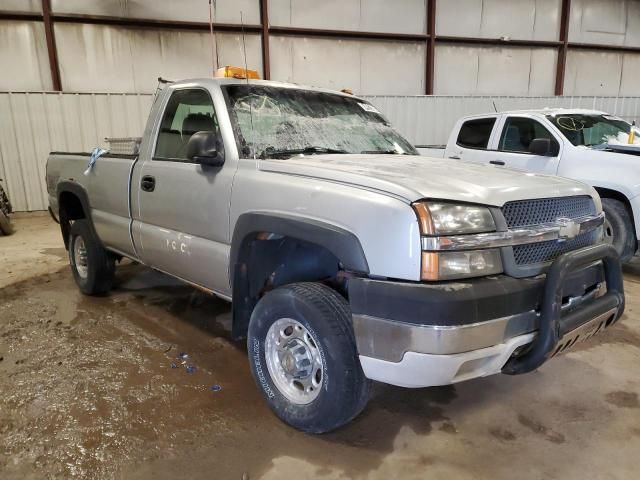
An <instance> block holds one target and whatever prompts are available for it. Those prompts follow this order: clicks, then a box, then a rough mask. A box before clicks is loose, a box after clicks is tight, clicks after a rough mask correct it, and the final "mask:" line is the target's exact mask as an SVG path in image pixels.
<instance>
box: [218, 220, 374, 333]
mask: <svg viewBox="0 0 640 480" xmlns="http://www.w3.org/2000/svg"><path fill="white" fill-rule="evenodd" d="M340 272H351V273H355V274H368V273H369V266H368V263H367V260H366V257H365V254H364V251H363V249H362V245H361V244H360V241H359V240H358V238H357V237H356V236H355V235H354V234H353V233H352V232H349V231H348V230H345V229H343V228H341V227H338V226H336V225H332V224H329V223H325V222H321V221H317V220H313V219H308V218H300V217H295V216H291V215H285V214H279V213H265V212H255V213H253V212H252V213H245V214H243V215H241V216H240V217H239V218H238V221H237V222H236V226H235V229H234V232H233V238H232V242H231V252H230V258H229V275H230V279H231V288H232V297H233V328H232V330H233V332H232V333H233V336H234V337H236V338H242V337H244V336H245V335H246V331H247V328H248V325H249V318H250V316H251V313H252V311H253V308H254V307H255V305H256V304H257V302H258V300H259V299H260V297H261V295H262V294H263V293H264V292H266V291H268V290H270V289H272V288H276V287H278V286H281V285H285V284H288V283H293V282H301V281H318V280H326V279H333V280H335V279H336V278H337V277H338V276H339V274H340Z"/></svg>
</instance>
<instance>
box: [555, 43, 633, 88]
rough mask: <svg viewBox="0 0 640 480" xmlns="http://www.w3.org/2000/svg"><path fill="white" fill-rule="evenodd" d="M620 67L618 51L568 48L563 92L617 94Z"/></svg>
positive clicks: (620, 59)
mask: <svg viewBox="0 0 640 480" xmlns="http://www.w3.org/2000/svg"><path fill="white" fill-rule="evenodd" d="M621 68H622V55H621V54H619V53H612V52H592V51H583V50H579V51H575V50H574V51H572V50H570V51H569V52H568V54H567V70H566V73H565V77H564V92H565V94H567V95H617V94H618V90H619V88H620V74H621Z"/></svg>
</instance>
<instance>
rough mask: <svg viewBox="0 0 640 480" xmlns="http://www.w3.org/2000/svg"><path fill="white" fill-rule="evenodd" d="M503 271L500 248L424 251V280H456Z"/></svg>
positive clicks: (422, 276)
mask: <svg viewBox="0 0 640 480" xmlns="http://www.w3.org/2000/svg"><path fill="white" fill-rule="evenodd" d="M498 273H502V261H501V260H500V251H499V250H498V249H495V248H494V249H489V250H466V251H460V252H422V275H421V278H422V280H431V281H433V280H455V279H460V278H471V277H483V276H485V275H495V274H498Z"/></svg>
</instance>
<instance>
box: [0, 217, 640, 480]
mask: <svg viewBox="0 0 640 480" xmlns="http://www.w3.org/2000/svg"><path fill="white" fill-rule="evenodd" d="M15 223H16V229H17V233H16V234H15V235H14V236H12V237H0V262H1V263H0V265H1V266H0V478H2V479H5V480H6V479H36V478H37V479H40V478H126V479H151V478H153V479H157V478H170V479H176V478H193V479H200V478H202V479H238V480H240V479H265V480H266V479H274V480H275V479H293V478H295V479H298V480H303V479H323V480H334V479H352V478H353V479H371V480H373V479H380V480H382V479H394V478H402V479H425V478H428V479H447V480H449V479H454V480H458V479H460V480H463V479H492V480H499V479H512V478H518V479H519V480H529V479H530V480H539V479H543V478H544V479H563V480H571V479H576V480H577V479H584V478H588V479H632V478H638V471H639V470H640V455H638V452H640V399H639V395H640V375H639V374H638V371H639V369H638V366H639V365H640V323H639V312H640V302H639V300H640V262H639V264H638V265H637V266H632V267H628V268H626V276H625V278H626V289H627V300H628V305H627V313H626V315H625V318H623V320H622V322H621V323H620V324H618V325H616V326H615V327H614V328H613V329H611V330H610V331H607V332H606V333H604V334H603V335H601V336H599V337H596V338H595V339H592V340H591V341H590V342H589V343H585V344H582V345H580V346H579V347H578V348H576V349H575V350H574V351H572V352H570V353H568V354H566V355H564V356H562V357H559V358H556V359H554V360H553V361H552V362H550V363H549V364H547V365H545V366H544V367H542V368H541V369H540V370H539V371H537V372H535V373H532V374H529V375H525V376H518V377H509V376H504V375H501V376H494V377H490V378H486V379H480V380H475V381H471V382H466V383H462V384H459V385H456V386H451V387H442V388H428V389H420V390H406V389H401V388H395V387H389V386H383V385H376V386H375V388H374V391H373V394H372V399H371V402H370V404H369V407H368V408H367V409H366V411H365V412H364V414H363V415H361V416H360V417H359V418H357V419H356V420H355V421H354V422H353V423H352V424H350V425H348V426H347V427H345V428H343V429H341V430H340V431H338V432H335V433H332V434H328V435H323V436H309V435H305V434H302V433H299V432H297V431H294V430H292V429H290V428H289V427H287V426H285V425H283V424H282V423H280V422H279V421H278V420H277V419H276V418H275V417H274V416H273V415H272V414H271V413H270V411H269V410H268V409H267V407H266V406H265V405H264V404H263V402H262V400H261V398H260V396H259V393H258V391H257V389H256V388H255V385H254V383H253V379H252V378H251V375H250V373H249V368H248V364H247V361H246V348H245V346H244V345H243V344H242V343H236V342H233V341H232V340H230V335H229V324H230V310H229V305H228V304H227V303H225V302H223V301H221V300H217V299H214V298H210V297H208V296H206V295H204V294H202V293H200V292H198V291H196V290H194V289H192V288H190V287H187V286H183V285H181V284H179V283H177V282H175V281H173V280H171V279H169V278H167V277H165V276H162V275H160V274H157V273H154V272H151V271H149V270H147V269H145V268H142V267H140V266H137V265H132V264H128V265H124V266H122V267H121V268H119V270H118V280H117V286H116V288H115V290H114V292H113V293H112V294H110V295H109V296H107V297H104V298H87V297H83V296H82V295H81V294H80V293H79V292H78V290H77V289H76V287H75V285H74V283H73V280H72V278H71V275H70V273H69V270H68V267H67V266H66V265H67V259H66V253H65V251H64V249H63V246H62V242H61V240H60V237H59V233H58V229H57V225H55V224H54V223H53V222H52V221H51V220H50V219H49V217H47V216H43V215H23V216H22V217H19V218H16V219H15ZM183 352H185V353H187V354H188V357H187V358H185V359H181V358H177V357H178V356H179V354H180V353H183ZM182 362H184V365H183V364H182ZM189 366H191V367H193V370H192V369H188V368H187V367H189ZM174 367H175V368H174ZM189 371H191V372H192V373H189Z"/></svg>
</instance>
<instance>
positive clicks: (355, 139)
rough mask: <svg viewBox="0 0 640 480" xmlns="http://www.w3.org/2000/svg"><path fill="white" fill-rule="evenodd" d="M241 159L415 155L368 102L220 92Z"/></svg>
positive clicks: (276, 92)
mask: <svg viewBox="0 0 640 480" xmlns="http://www.w3.org/2000/svg"><path fill="white" fill-rule="evenodd" d="M223 91H224V93H225V98H226V102H227V108H228V110H229V116H230V118H231V123H232V125H233V129H234V134H235V137H236V142H237V144H238V152H240V156H241V157H245V158H247V157H254V156H255V157H259V158H289V157H291V156H293V155H296V154H305V155H307V154H309V155H310V154H316V153H394V154H410V155H417V154H418V153H417V151H416V150H415V148H414V147H413V145H411V143H409V141H408V140H406V139H405V138H403V137H402V136H401V135H400V134H399V133H398V132H396V131H395V130H394V129H393V127H392V126H391V125H390V124H389V123H388V122H387V120H386V119H385V118H384V117H383V116H382V115H381V114H380V113H379V112H378V111H377V110H376V109H375V107H373V106H372V105H370V104H369V103H366V102H364V101H362V100H359V99H357V98H350V97H347V96H342V95H335V94H331V93H325V92H317V91H313V90H303V89H295V88H279V87H271V86H257V85H227V86H224V87H223Z"/></svg>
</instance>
